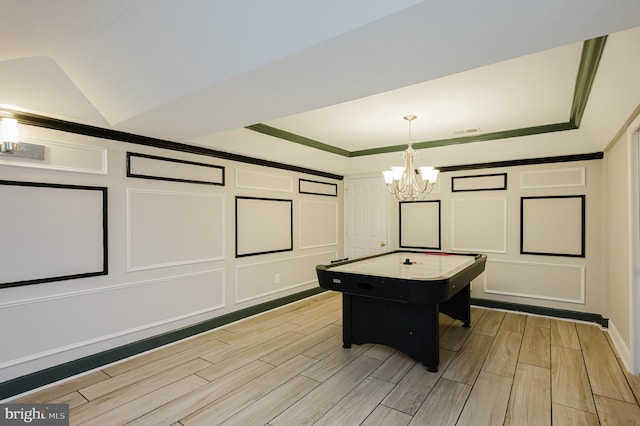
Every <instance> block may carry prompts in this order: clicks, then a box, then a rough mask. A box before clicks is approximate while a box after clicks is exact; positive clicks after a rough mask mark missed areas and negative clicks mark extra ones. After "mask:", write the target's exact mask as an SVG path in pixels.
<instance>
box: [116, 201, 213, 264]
mask: <svg viewBox="0 0 640 426" xmlns="http://www.w3.org/2000/svg"><path fill="white" fill-rule="evenodd" d="M224 229H225V217H224V198H223V196H221V195H211V194H197V193H187V192H168V191H151V190H140V189H129V190H127V270H129V271H135V270H140V269H153V268H160V267H167V266H176V265H185V264H190V263H200V262H210V261H214V260H221V259H223V258H224V256H225V253H224Z"/></svg>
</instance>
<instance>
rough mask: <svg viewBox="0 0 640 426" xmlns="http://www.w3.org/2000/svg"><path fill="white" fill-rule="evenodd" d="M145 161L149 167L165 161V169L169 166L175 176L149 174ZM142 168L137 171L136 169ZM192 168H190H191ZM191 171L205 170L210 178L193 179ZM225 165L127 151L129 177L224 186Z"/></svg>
mask: <svg viewBox="0 0 640 426" xmlns="http://www.w3.org/2000/svg"><path fill="white" fill-rule="evenodd" d="M144 163H147V167H150V169H152V168H153V167H152V166H154V163H156V164H155V166H156V167H157V166H161V165H162V163H165V165H166V166H167V167H166V168H165V170H168V169H169V168H170V169H171V171H172V172H173V173H175V176H169V175H168V174H167V175H160V174H148V172H142V169H144ZM138 169H141V171H139V172H136V171H135V170H138ZM189 169H190V170H189ZM189 171H191V172H193V173H194V176H195V173H196V171H199V172H200V173H202V172H205V173H206V174H210V175H211V176H210V180H204V179H193V178H189V177H187V176H188V173H189ZM181 172H182V173H184V175H183V177H180V173H181ZM224 172H225V170H224V167H223V166H216V165H214V164H206V163H198V162H195V161H187V160H179V159H176V158H167V157H159V156H157V155H148V154H139V153H135V152H127V177H134V178H142V179H152V180H164V181H170V182H183V183H198V184H202V185H219V186H224Z"/></svg>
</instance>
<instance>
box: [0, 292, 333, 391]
mask: <svg viewBox="0 0 640 426" xmlns="http://www.w3.org/2000/svg"><path fill="white" fill-rule="evenodd" d="M325 291H326V290H324V289H322V288H320V287H318V288H312V289H309V290H305V291H301V292H299V293H295V294H292V295H289V296H285V297H281V298H279V299H275V300H271V301H269V302H265V303H261V304H259V305H255V306H251V307H248V308H245V309H240V310H238V311H235V312H231V313H228V314H225V315H221V316H219V317H216V318H212V319H210V320H207V321H203V322H200V323H197V324H194V325H191V326H188V327H184V328H180V329H178V330H173V331H170V332H167V333H163V334H159V335H157V336H153V337H149V338H147V339H143V340H139V341H136V342H132V343H129V344H126V345H123V346H119V347H117V348H113V349H108V350H106V351H102V352H99V353H96V354H93V355H88V356H85V357H82V358H79V359H76V360H73V361H69V362H66V363H64V364H59V365H55V366H53V367H49V368H46V369H44V370H40V371H36V372H33V373H30V374H26V375H24V376H20V377H16V378H15V379H11V380H7V381H5V382H2V383H0V400H3V399H7V398H11V397H13V396H15V395H19V394H21V393H25V392H28V391H30V390H33V389H36V388H39V387H41V386H45V385H48V384H51V383H54V382H57V381H59V380H63V379H66V378H69V377H71V376H75V375H77V374H81V373H84V372H87V371H90V370H93V369H96V368H99V367H101V366H104V365H107V364H111V363H113V362H116V361H120V360H122V359H125V358H128V357H130V356H133V355H138V354H140V353H142V352H146V351H149V350H151V349H155V348H158V347H160V346H164V345H167V344H169V343H173V342H176V341H178V340H182V339H186V338H187V337H191V336H195V335H196V334H200V333H204V332H206V331H209V330H213V329H215V328H218V327H221V326H223V325H226V324H230V323H232V322H235V321H238V320H241V319H244V318H247V317H250V316H253V315H256V314H259V313H262V312H265V311H268V310H271V309H275V308H278V307H280V306H284V305H287V304H289V303H292V302H295V301H297V300H301V299H305V298H307V297H310V296H314V295H316V294H320V293H323V292H325Z"/></svg>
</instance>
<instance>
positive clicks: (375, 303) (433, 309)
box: [342, 285, 471, 372]
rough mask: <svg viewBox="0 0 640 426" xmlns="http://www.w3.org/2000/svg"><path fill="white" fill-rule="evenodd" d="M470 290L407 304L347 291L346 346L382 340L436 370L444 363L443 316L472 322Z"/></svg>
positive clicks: (344, 315) (344, 300)
mask: <svg viewBox="0 0 640 426" xmlns="http://www.w3.org/2000/svg"><path fill="white" fill-rule="evenodd" d="M469 300H470V290H469V285H466V286H465V287H464V288H462V289H461V290H460V291H459V292H458V293H456V294H455V295H454V296H453V297H451V298H450V299H449V300H447V301H445V302H441V303H427V304H417V303H407V302H397V301H393V300H386V299H378V298H372V297H366V296H360V295H353V294H348V293H343V295H342V327H343V347H345V348H350V347H351V344H352V343H355V344H363V343H379V344H382V345H386V346H390V347H392V348H394V349H397V350H399V351H402V352H404V353H406V354H407V355H409V356H411V357H412V358H414V359H416V360H418V361H421V362H422V363H423V364H424V365H425V367H426V368H427V369H428V370H429V371H432V372H436V371H438V364H439V363H440V348H439V345H440V333H439V331H440V330H439V328H440V319H439V313H440V312H442V313H444V314H446V315H448V316H450V317H451V318H453V319H457V320H460V321H462V322H463V325H464V326H465V327H469V326H470V324H471V307H470V303H469Z"/></svg>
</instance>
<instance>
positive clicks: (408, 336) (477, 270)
mask: <svg viewBox="0 0 640 426" xmlns="http://www.w3.org/2000/svg"><path fill="white" fill-rule="evenodd" d="M486 260H487V256H486V255H484V254H472V253H443V252H419V251H409V250H396V251H392V252H388V253H383V254H378V255H374V256H367V257H362V258H359V259H353V260H344V261H338V262H335V263H331V264H330V265H318V266H316V273H317V275H318V283H319V285H320V287H322V288H324V289H326V290H334V291H339V292H341V293H342V327H343V329H342V334H343V347H345V348H350V347H351V344H352V343H355V344H363V343H379V344H383V345H387V346H391V347H393V348H395V349H397V350H400V351H402V352H404V353H406V354H407V355H409V356H411V357H412V358H414V359H416V360H418V361H422V363H423V364H424V365H425V367H427V369H428V370H429V371H433V372H435V371H438V364H439V363H440V349H439V341H440V339H439V313H440V312H442V313H443V314H446V315H448V316H450V317H452V318H453V319H457V320H460V321H462V322H463V326H465V327H469V326H470V324H471V306H470V294H471V292H470V286H469V284H470V283H471V280H473V279H474V278H476V277H477V276H478V275H480V274H481V273H482V272H484V269H485V264H486Z"/></svg>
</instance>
